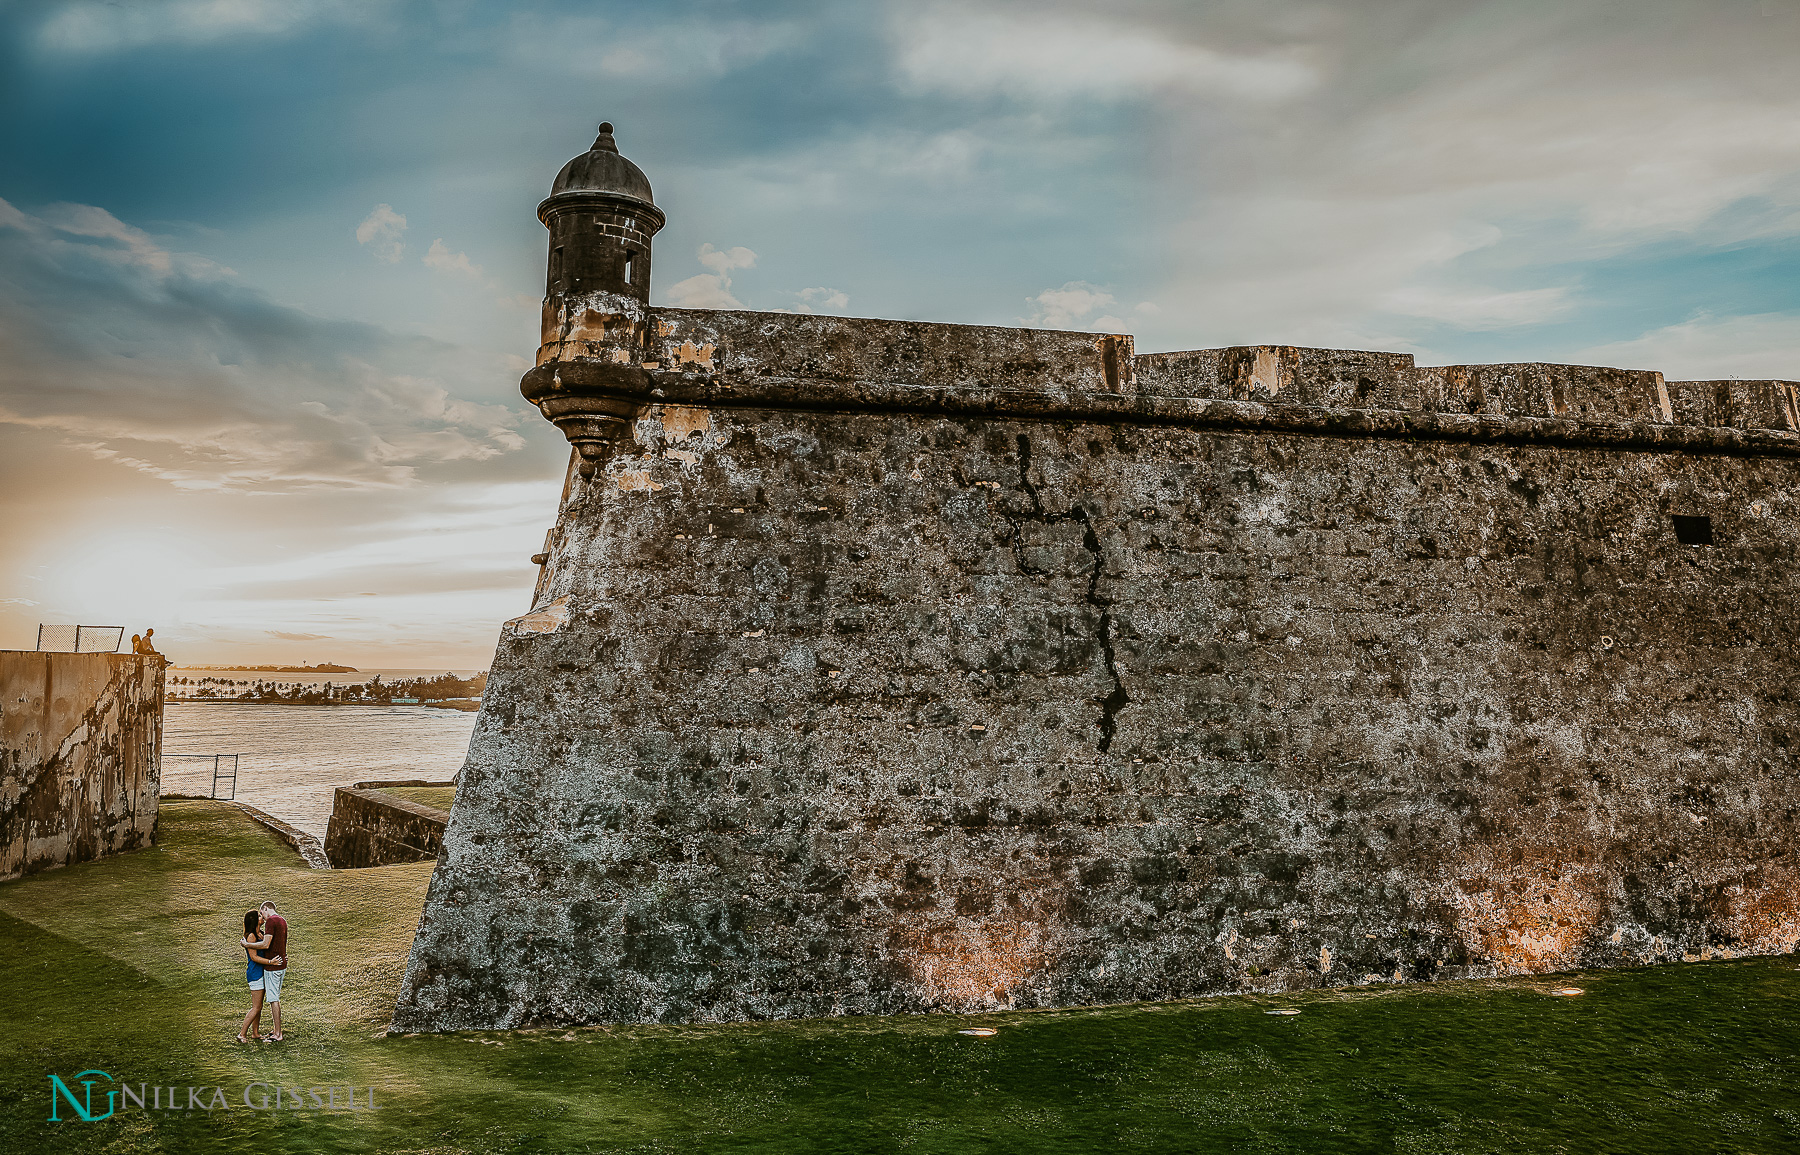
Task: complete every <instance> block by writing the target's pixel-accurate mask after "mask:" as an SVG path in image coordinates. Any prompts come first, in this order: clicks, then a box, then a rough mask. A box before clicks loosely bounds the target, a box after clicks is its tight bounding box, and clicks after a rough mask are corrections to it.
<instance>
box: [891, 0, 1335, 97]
mask: <svg viewBox="0 0 1800 1155" xmlns="http://www.w3.org/2000/svg"><path fill="white" fill-rule="evenodd" d="M891 32H892V35H893V38H894V40H895V41H896V48H897V55H898V64H899V68H900V71H901V73H902V74H903V75H904V76H905V77H906V79H907V80H909V81H910V82H911V83H912V84H913V85H914V86H915V87H917V88H921V89H927V90H931V91H936V92H947V93H953V94H956V95H960V96H975V95H981V94H985V93H1007V94H1011V95H1017V96H1022V97H1031V98H1038V99H1044V98H1049V99H1056V98H1064V99H1075V98H1081V97H1092V98H1101V99H1109V98H1110V99H1118V98H1122V97H1132V96H1143V95H1148V94H1152V93H1155V92H1158V91H1162V90H1173V91H1178V92H1183V93H1187V94H1191V95H1200V96H1211V97H1217V96H1230V97H1239V98H1246V99H1250V100H1258V101H1263V100H1284V99H1286V98H1289V97H1293V96H1296V95H1298V94H1300V93H1303V92H1305V91H1306V90H1308V89H1310V88H1312V87H1313V86H1314V85H1315V84H1316V83H1317V81H1318V77H1317V75H1316V73H1315V71H1314V69H1313V68H1312V67H1311V66H1310V65H1309V64H1308V63H1307V62H1306V61H1305V60H1304V59H1303V58H1302V57H1301V56H1300V55H1298V54H1297V53H1295V52H1293V51H1292V50H1287V49H1283V50H1271V51H1261V52H1251V51H1242V50H1240V51H1230V50H1226V49H1220V48H1215V47H1213V46H1211V45H1209V44H1206V43H1203V42H1201V41H1200V39H1199V38H1198V37H1197V36H1196V35H1194V34H1193V33H1185V34H1184V30H1182V29H1180V28H1167V27H1154V26H1149V25H1147V24H1143V23H1138V24H1134V23H1133V22H1132V21H1130V20H1129V19H1121V18H1118V17H1115V16H1112V15H1106V16H1101V15H1092V14H1088V13H1081V12H1061V13H1059V12H1055V11H1044V10H1042V9H1040V8H1022V7H1021V8H1013V7H1007V8H1002V9H998V10H996V9H992V8H990V9H987V10H983V9H982V8H980V7H977V6H972V5H970V4H967V3H958V4H941V3H940V4H931V5H927V6H924V7H922V8H921V7H918V6H910V5H909V6H904V7H901V8H898V9H897V10H896V13H895V18H894V20H893V22H892V24H891Z"/></svg>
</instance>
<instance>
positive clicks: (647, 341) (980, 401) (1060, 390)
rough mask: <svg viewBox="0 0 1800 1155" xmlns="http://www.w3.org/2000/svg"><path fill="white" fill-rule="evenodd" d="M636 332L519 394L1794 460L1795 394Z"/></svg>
mask: <svg viewBox="0 0 1800 1155" xmlns="http://www.w3.org/2000/svg"><path fill="white" fill-rule="evenodd" d="M648 320H649V323H648V324H647V325H646V326H645V330H646V335H645V338H644V340H643V342H642V343H641V344H639V343H637V342H635V341H626V340H624V339H623V335H622V334H621V335H619V336H620V338H621V339H620V340H619V341H618V342H617V343H613V342H611V341H609V340H608V337H609V334H610V332H611V331H610V330H609V329H608V327H607V324H606V318H604V317H600V316H593V317H591V318H590V320H589V321H588V322H587V323H586V324H585V326H584V325H575V326H572V327H571V328H570V332H572V333H574V334H577V335H580V334H585V335H586V338H588V339H570V340H564V341H561V342H556V343H552V344H546V345H545V346H544V349H543V350H542V351H540V356H541V357H550V358H551V359H549V360H545V361H543V362H542V363H540V364H539V365H538V366H537V367H536V368H534V369H532V370H531V371H530V372H528V373H526V374H525V377H524V379H523V380H522V382H521V390H522V392H523V393H524V394H525V396H526V397H527V398H528V399H529V400H531V401H533V402H534V403H536V404H537V405H538V406H539V408H540V409H542V410H543V411H544V413H545V415H546V416H547V417H549V418H551V419H552V420H556V419H557V418H558V416H559V415H562V413H563V412H564V411H566V410H572V409H578V410H581V411H583V412H587V413H605V414H606V415H609V416H615V417H630V416H632V415H634V414H635V413H636V412H637V411H638V410H639V409H640V408H641V407H642V406H643V405H645V404H652V403H665V404H666V403H674V404H690V405H705V406H728V407H746V408H764V407H766V408H795V409H823V410H843V411H856V410H875V411H910V412H945V413H964V414H980V413H986V414H991V415H994V416H1001V415H1006V416H1038V417H1043V418H1047V419H1080V420H1095V419H1100V420H1114V421H1120V420H1123V421H1133V422H1147V423H1164V422H1168V423H1179V424H1201V425H1220V426H1226V427H1232V428H1258V427H1268V428H1271V429H1279V430H1281V431H1284V432H1309V431H1310V432H1317V433H1324V434H1332V435H1340V436H1358V435H1360V436H1426V437H1454V438H1459V439H1461V438H1473V439H1481V440H1488V439H1501V440H1517V439H1523V440H1532V441H1564V440H1571V441H1576V442H1579V443H1584V444H1619V445H1621V446H1622V447H1634V448H1663V449H1679V450H1693V451H1702V452H1732V453H1744V452H1749V453H1756V452H1772V453H1778V454H1790V453H1797V452H1800V387H1797V386H1796V383H1795V382H1792V381H1776V380H1753V381H1738V380H1710V381H1677V382H1669V381H1666V380H1665V379H1664V378H1663V375H1662V374H1660V373H1657V372H1654V371H1649V370H1634V369H1610V368H1603V367H1596V366H1583V365H1554V364H1543V363H1521V364H1500V365H1443V366H1419V365H1416V364H1415V363H1414V360H1413V356H1412V355H1411V354H1409V353H1381V352H1367V351H1359V350H1341V349H1306V348H1299V347H1295V346H1282V345H1259V346H1238V347H1231V348H1222V349H1196V350H1187V351H1182V352H1170V353H1150V354H1138V353H1136V352H1135V351H1134V346H1133V339H1132V338H1131V337H1130V336H1127V335H1122V334H1095V333H1077V332H1066V331H1058V330H1047V329H1022V328H1001V327H995V326H978V325H949V324H938V323H927V322H919V321H886V320H875V319H869V318H844V317H822V316H816V315H795V314H785V313H755V312H741V311H725V310H706V309H651V310H649V317H648ZM596 400H601V401H603V402H610V403H611V404H610V405H605V404H603V405H602V406H600V407H599V408H598V410H596V407H595V405H594V402H595V401H596ZM1621 427H1623V428H1621Z"/></svg>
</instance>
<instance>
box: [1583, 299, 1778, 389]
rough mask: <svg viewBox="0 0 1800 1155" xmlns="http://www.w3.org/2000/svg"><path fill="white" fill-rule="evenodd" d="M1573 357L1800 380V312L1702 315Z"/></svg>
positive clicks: (1684, 377) (1677, 376) (1669, 372)
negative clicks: (1735, 315) (1727, 315)
mask: <svg viewBox="0 0 1800 1155" xmlns="http://www.w3.org/2000/svg"><path fill="white" fill-rule="evenodd" d="M1575 359H1576V360H1577V361H1579V362H1581V363H1583V364H1589V365H1612V366H1617V367H1619V368H1624V369H1655V370H1658V371H1660V372H1661V373H1662V374H1663V376H1665V377H1667V378H1669V379H1670V380H1671V381H1707V380H1717V379H1722V378H1726V377H1739V378H1748V379H1752V380H1766V379H1774V380H1778V381H1795V380H1800V315H1796V314H1793V313H1757V314H1753V315H1748V316H1740V317H1714V316H1710V315H1701V316H1698V317H1694V318H1692V319H1690V320H1687V321H1683V322H1681V323H1680V324H1678V325H1669V326H1666V327H1664V328H1661V329H1652V330H1651V331H1650V332H1648V333H1645V334H1643V335H1642V336H1640V337H1636V338H1633V339H1632V340H1629V341H1615V342H1612V343H1610V344H1606V345H1594V346H1591V347H1589V348H1587V349H1583V350H1581V351H1580V352H1579V353H1577V354H1576V355H1575Z"/></svg>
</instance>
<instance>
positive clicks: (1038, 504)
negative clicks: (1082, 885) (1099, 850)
mask: <svg viewBox="0 0 1800 1155" xmlns="http://www.w3.org/2000/svg"><path fill="white" fill-rule="evenodd" d="M1017 444H1018V447H1019V488H1020V489H1022V490H1024V491H1025V496H1027V497H1029V498H1030V499H1031V510H1030V512H1029V513H1020V514H1015V513H1012V512H1010V511H1007V510H1004V509H1002V510H1001V511H1000V515H1001V516H1002V517H1004V518H1006V519H1007V521H1008V523H1009V524H1010V525H1011V527H1012V532H1011V537H1012V552H1013V560H1014V562H1015V563H1016V564H1017V565H1018V567H1019V572H1020V573H1022V574H1028V575H1030V576H1033V577H1042V576H1044V575H1045V573H1046V571H1045V570H1042V569H1038V568H1036V567H1033V566H1032V565H1031V564H1030V563H1028V562H1027V561H1026V560H1025V554H1024V548H1023V542H1022V539H1021V535H1020V527H1019V523H1020V521H1034V522H1037V523H1039V524H1042V525H1055V524H1057V523H1059V522H1065V521H1073V522H1079V523H1080V525H1081V531H1082V532H1081V545H1082V548H1083V549H1085V550H1087V551H1088V553H1090V554H1092V555H1093V558H1094V563H1093V567H1092V568H1091V569H1090V570H1089V571H1088V584H1087V594H1086V599H1087V603H1088V605H1090V606H1093V607H1094V608H1095V610H1097V611H1098V613H1099V620H1098V624H1097V625H1096V627H1095V630H1094V640H1095V641H1097V642H1098V643H1099V644H1100V656H1101V663H1102V665H1103V667H1104V668H1105V670H1106V676H1107V677H1108V678H1110V679H1111V680H1112V689H1111V690H1109V691H1107V693H1105V694H1104V695H1101V696H1099V697H1096V698H1094V699H1093V701H1094V702H1095V703H1096V704H1097V705H1099V707H1100V740H1099V742H1098V743H1097V744H1096V746H1095V749H1096V750H1097V751H1098V752H1099V753H1101V754H1105V753H1106V752H1107V751H1109V750H1111V749H1112V744H1113V737H1114V736H1115V735H1116V734H1117V733H1118V730H1119V721H1118V715H1119V711H1120V710H1123V709H1124V708H1125V707H1126V706H1128V705H1130V704H1131V695H1130V694H1129V693H1127V692H1126V690H1125V682H1124V679H1122V678H1120V677H1119V662H1118V656H1117V655H1116V654H1115V653H1114V652H1113V637H1112V631H1113V612H1112V611H1113V605H1112V600H1111V599H1110V598H1103V597H1101V596H1100V592H1099V591H1100V577H1101V574H1102V572H1103V571H1104V569H1105V567H1106V556H1105V554H1104V553H1103V552H1102V551H1101V548H1100V535H1099V534H1097V533H1095V532H1094V522H1093V519H1092V518H1090V517H1089V516H1088V513H1087V510H1086V509H1084V508H1082V507H1081V506H1080V505H1078V504H1071V505H1070V506H1069V508H1068V510H1067V511H1066V512H1064V513H1050V512H1049V511H1048V510H1046V509H1045V508H1044V501H1043V498H1042V496H1041V495H1040V494H1039V493H1038V489H1037V486H1035V485H1033V484H1032V482H1031V437H1030V436H1029V435H1028V434H1024V433H1021V434H1019V435H1018V441H1017Z"/></svg>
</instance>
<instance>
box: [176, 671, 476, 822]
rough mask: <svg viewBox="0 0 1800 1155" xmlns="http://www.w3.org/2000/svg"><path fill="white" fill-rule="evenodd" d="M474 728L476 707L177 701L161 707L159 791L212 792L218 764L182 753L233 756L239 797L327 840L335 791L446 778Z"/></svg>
mask: <svg viewBox="0 0 1800 1155" xmlns="http://www.w3.org/2000/svg"><path fill="white" fill-rule="evenodd" d="M172 672H173V671H171V673H172ZM369 672H370V673H373V672H374V671H369ZM438 672H439V673H442V672H443V671H441V670H440V671H438ZM405 673H406V674H407V675H408V676H411V677H419V676H421V674H420V672H419V671H406V672H405ZM221 676H227V677H230V676H236V677H240V678H241V677H244V676H245V675H244V674H237V675H221ZM262 676H263V677H265V678H273V677H281V676H282V675H270V674H264V675H262ZM250 677H251V678H252V680H254V677H255V675H250ZM474 729H475V713H474V711H465V710H445V709H439V708H437V707H433V706H255V705H248V704H245V705H238V704H235V703H224V702H171V703H169V705H168V706H167V707H165V709H164V711H163V766H162V790H163V793H164V794H200V795H206V794H210V793H211V792H212V760H211V759H210V758H192V757H181V756H180V755H195V754H199V755H211V754H236V755H238V778H237V800H238V801H239V802H244V803H248V804H249V805H251V806H254V807H256V808H257V809H259V810H266V811H268V812H269V813H270V814H273V815H275V816H276V817H277V818H280V819H283V820H284V821H287V822H290V823H292V824H293V825H295V826H297V827H299V828H300V829H302V830H304V831H306V832H308V833H309V834H314V835H317V836H318V837H319V839H320V840H321V841H323V840H324V838H325V827H326V826H327V824H329V822H330V820H331V798H332V792H333V791H334V790H335V789H336V788H337V787H339V786H348V785H349V784H350V783H352V782H361V781H364V780H365V779H371V778H429V779H433V780H437V781H441V780H444V779H448V778H450V777H452V776H454V775H455V774H456V772H457V771H458V770H459V769H461V768H462V763H463V755H464V754H465V753H466V752H467V750H468V748H469V735H470V734H471V733H472V732H473V731H474Z"/></svg>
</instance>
